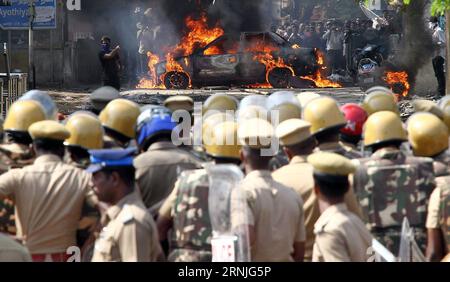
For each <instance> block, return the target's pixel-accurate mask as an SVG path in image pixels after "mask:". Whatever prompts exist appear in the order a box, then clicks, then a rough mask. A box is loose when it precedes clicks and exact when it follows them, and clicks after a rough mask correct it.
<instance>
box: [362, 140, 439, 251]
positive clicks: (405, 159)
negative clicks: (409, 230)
mask: <svg viewBox="0 0 450 282" xmlns="http://www.w3.org/2000/svg"><path fill="white" fill-rule="evenodd" d="M359 162H360V165H359V167H358V170H357V172H356V173H355V175H354V187H355V193H356V195H357V197H358V199H359V202H360V204H361V207H362V210H363V213H364V217H365V221H366V223H368V228H369V230H370V231H371V233H372V235H373V236H374V237H375V238H376V239H377V240H379V241H380V242H381V243H382V244H384V246H386V247H387V248H388V249H389V250H390V251H391V252H392V253H394V254H397V253H398V251H399V239H400V233H401V228H402V222H403V219H404V217H407V218H408V220H409V223H410V225H411V227H414V229H415V239H416V241H417V243H418V245H419V246H420V247H421V249H422V251H425V249H426V228H425V223H426V217H427V207H428V199H429V197H430V194H431V192H432V191H433V189H434V188H435V178H434V174H433V160H432V159H429V158H418V157H409V156H406V155H405V153H403V152H402V151H400V150H397V149H392V148H385V149H381V150H378V151H377V152H375V153H374V154H373V155H372V157H371V158H368V159H360V160H359Z"/></svg>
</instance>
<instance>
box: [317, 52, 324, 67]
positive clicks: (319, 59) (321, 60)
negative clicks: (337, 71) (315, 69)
mask: <svg viewBox="0 0 450 282" xmlns="http://www.w3.org/2000/svg"><path fill="white" fill-rule="evenodd" d="M316 56H317V64H319V66H321V67H323V66H324V65H325V55H324V54H323V53H322V52H320V51H319V50H317V49H316Z"/></svg>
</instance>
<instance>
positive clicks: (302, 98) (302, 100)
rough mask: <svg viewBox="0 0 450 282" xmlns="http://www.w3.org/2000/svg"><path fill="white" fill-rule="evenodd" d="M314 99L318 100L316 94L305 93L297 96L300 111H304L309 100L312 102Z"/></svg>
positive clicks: (318, 96) (318, 95)
mask: <svg viewBox="0 0 450 282" xmlns="http://www.w3.org/2000/svg"><path fill="white" fill-rule="evenodd" d="M316 98H320V94H318V93H316V92H311V91H307V92H301V93H300V94H297V100H298V101H299V102H300V105H301V106H302V109H304V108H305V107H306V105H307V104H308V103H309V102H310V101H311V100H314V99H316Z"/></svg>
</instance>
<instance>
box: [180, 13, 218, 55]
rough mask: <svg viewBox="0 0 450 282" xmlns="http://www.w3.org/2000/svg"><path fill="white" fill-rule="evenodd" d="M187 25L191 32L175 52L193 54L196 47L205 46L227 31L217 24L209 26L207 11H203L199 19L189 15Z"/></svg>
mask: <svg viewBox="0 0 450 282" xmlns="http://www.w3.org/2000/svg"><path fill="white" fill-rule="evenodd" d="M186 27H187V28H188V30H189V32H188V33H187V35H185V36H184V37H183V38H182V39H181V42H180V44H178V45H177V46H176V47H175V49H174V50H173V53H176V54H178V53H181V54H182V55H183V56H188V55H191V54H192V53H193V52H194V50H195V49H197V48H203V47H205V46H206V45H208V44H209V43H211V42H212V41H214V40H215V39H217V38H218V37H220V36H222V35H223V34H224V33H225V32H224V31H223V29H222V28H220V27H219V26H217V25H216V27H214V28H211V29H210V28H208V18H207V17H206V14H205V13H203V14H202V15H201V16H200V19H198V20H194V19H193V18H192V17H187V18H186ZM219 54H220V53H219Z"/></svg>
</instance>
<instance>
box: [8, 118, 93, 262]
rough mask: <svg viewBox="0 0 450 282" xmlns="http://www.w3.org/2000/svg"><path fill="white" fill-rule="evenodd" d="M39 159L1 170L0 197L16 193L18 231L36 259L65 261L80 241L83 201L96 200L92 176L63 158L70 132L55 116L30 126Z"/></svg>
mask: <svg viewBox="0 0 450 282" xmlns="http://www.w3.org/2000/svg"><path fill="white" fill-rule="evenodd" d="M29 132H30V135H31V137H32V138H33V148H34V150H35V152H36V155H37V159H36V160H35V162H34V164H33V165H30V166H27V167H24V168H23V169H13V170H10V171H9V172H7V173H5V174H3V175H2V176H0V198H4V197H8V196H13V197H14V199H15V203H16V210H17V214H16V215H17V216H18V230H19V232H18V236H19V238H20V239H22V240H23V242H24V244H25V245H26V246H27V248H28V249H29V251H30V253H31V255H32V258H33V261H44V260H53V261H59V262H62V261H65V260H66V259H67V258H68V256H67V254H66V251H67V248H69V247H70V246H75V243H76V242H75V231H76V229H77V224H78V220H79V219H80V216H81V208H82V205H83V202H84V201H85V200H88V202H89V203H90V204H91V205H93V206H94V205H96V203H97V198H96V197H95V195H94V193H93V191H92V186H91V184H90V176H89V174H87V173H85V172H84V171H82V170H80V169H78V168H75V167H73V166H69V165H66V164H64V163H63V161H62V158H63V157H64V144H63V142H64V140H66V139H67V138H69V137H70V133H69V132H68V131H67V130H66V129H65V128H64V126H63V125H61V124H59V123H58V122H56V121H40V122H37V123H34V124H33V125H31V126H30V128H29Z"/></svg>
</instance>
